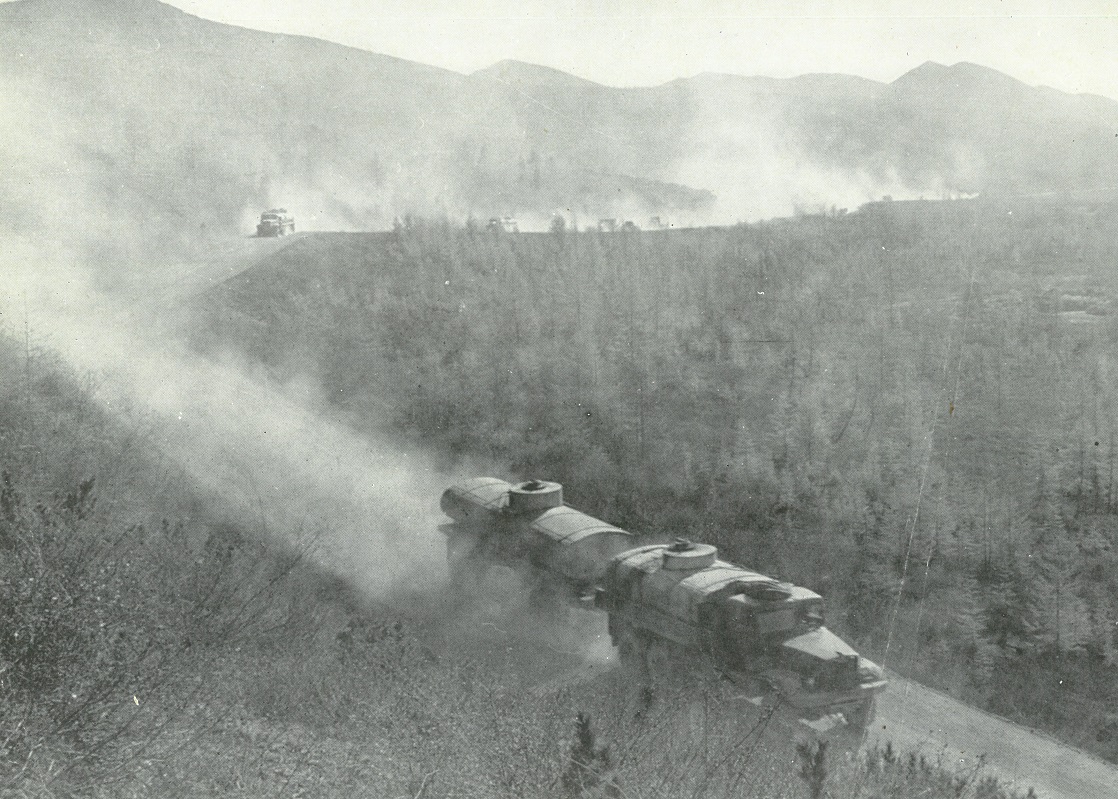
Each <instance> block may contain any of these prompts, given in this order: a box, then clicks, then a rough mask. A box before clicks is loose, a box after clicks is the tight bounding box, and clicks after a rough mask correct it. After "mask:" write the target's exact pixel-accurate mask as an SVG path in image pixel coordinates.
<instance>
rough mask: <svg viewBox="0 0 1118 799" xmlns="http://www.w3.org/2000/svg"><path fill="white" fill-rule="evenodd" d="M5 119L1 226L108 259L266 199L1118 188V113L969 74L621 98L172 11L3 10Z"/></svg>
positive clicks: (690, 204) (766, 211)
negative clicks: (67, 243) (458, 69)
mask: <svg viewBox="0 0 1118 799" xmlns="http://www.w3.org/2000/svg"><path fill="white" fill-rule="evenodd" d="M0 104H2V106H3V107H4V109H5V113H4V114H3V115H0V134H3V135H2V137H0V154H2V156H3V160H4V163H5V164H7V165H10V168H6V169H5V171H4V173H3V174H2V175H0V224H2V225H4V226H6V227H7V228H10V229H14V230H15V231H16V232H20V231H22V232H23V233H25V234H27V235H40V236H41V235H43V231H49V233H47V234H46V235H48V236H50V237H58V238H59V239H60V240H66V239H73V240H74V241H80V242H81V244H82V245H83V246H84V247H86V248H87V249H88V248H89V245H90V242H93V243H94V246H93V249H94V250H96V253H100V255H99V257H107V256H106V253H115V254H117V255H124V254H127V252H128V251H129V250H130V249H131V247H130V243H131V242H133V241H135V242H137V246H136V249H137V250H142V249H143V247H142V246H140V243H141V242H143V241H144V239H146V238H147V237H150V236H158V237H159V238H160V239H161V240H163V241H177V242H179V243H181V244H183V245H184V246H186V245H189V243H190V242H191V241H192V240H194V239H197V238H199V237H203V238H205V237H209V236H211V235H228V233H229V232H232V231H244V232H249V231H251V230H252V223H253V217H254V216H255V215H256V214H257V213H259V211H260V210H262V209H263V208H265V207H269V206H273V205H283V206H286V207H289V208H291V209H292V210H293V211H294V212H295V213H296V216H297V220H298V223H299V224H300V225H301V226H304V227H305V226H307V225H310V226H316V227H319V228H343V229H346V228H348V229H359V228H368V227H380V226H385V225H387V224H390V223H391V221H392V220H393V218H394V217H398V216H402V215H404V214H407V213H415V214H431V213H446V214H450V215H452V216H454V217H459V218H461V217H464V216H466V215H467V214H472V215H474V216H475V217H480V218H483V219H484V218H487V217H489V216H496V215H501V216H503V215H514V216H518V217H520V218H521V220H522V225H527V226H530V225H536V226H543V225H546V224H547V221H548V219H549V218H550V216H551V214H552V213H555V212H560V213H563V214H564V215H566V216H568V217H577V219H578V221H579V222H580V223H587V222H589V223H591V224H592V223H594V222H596V221H597V219H598V218H599V217H625V218H633V219H636V220H637V221H638V222H643V221H644V219H646V218H647V217H648V216H653V215H658V216H661V217H662V218H664V219H666V220H669V221H675V222H677V223H695V222H703V221H708V220H717V221H733V220H736V219H754V218H758V217H764V216H773V215H781V214H787V213H789V212H791V211H792V210H793V208H794V207H797V206H799V207H803V208H818V207H827V206H831V205H842V206H851V207H853V206H856V205H858V204H860V203H862V202H865V201H868V200H871V199H875V198H878V197H880V196H881V195H883V194H891V195H893V196H894V197H898V198H900V197H906V196H908V197H914V196H921V195H923V196H927V197H942V196H951V195H955V194H958V193H975V192H985V193H991V192H1002V193H1040V192H1049V191H1061V190H1078V189H1085V188H1097V187H1103V186H1114V185H1116V178H1118V174H1116V172H1118V158H1116V156H1118V138H1116V137H1115V133H1116V132H1118V103H1115V102H1114V101H1111V100H1108V99H1106V98H1101V97H1093V96H1075V95H1068V94H1064V93H1061V92H1057V91H1055V90H1052V89H1047V88H1035V87H1030V86H1027V85H1025V84H1023V83H1020V82H1019V81H1016V80H1014V79H1012V78H1010V77H1008V76H1006V75H1002V74H1000V73H998V72H995V71H993V70H990V69H986V68H983V67H980V66H976V65H973V64H956V65H955V66H950V67H948V66H942V65H938V64H925V65H923V66H920V67H918V68H916V69H914V70H913V71H911V72H909V73H908V74H906V75H904V76H902V77H901V78H899V79H898V80H896V81H894V82H893V83H892V84H882V83H877V82H874V81H869V80H865V79H862V78H855V77H851V76H844V75H804V76H801V77H798V78H792V79H787V80H778V79H773V78H761V77H741V76H734V75H715V74H704V75H699V76H696V77H693V78H687V79H680V80H675V81H671V82H669V83H667V84H664V85H662V86H656V87H648V88H614V87H609V86H603V85H601V84H597V83H594V82H592V81H588V80H583V79H581V78H577V77H575V76H572V75H568V74H566V73H563V72H560V71H558V70H553V69H549V68H547V67H542V66H536V65H532V64H524V63H521V62H515V61H505V62H501V63H499V64H496V65H494V66H492V67H490V68H488V69H484V70H481V71H479V72H477V73H474V74H473V75H461V74H458V73H455V72H451V71H448V70H443V69H437V68H434V67H430V66H425V65H422V64H417V63H413V62H409V61H404V60H401V59H396V58H390V57H387V56H383V55H376V54H373V53H368V52H364V51H361V50H356V49H353V48H349V47H343V46H341V45H336V44H331V43H328V42H323V41H318V40H315V39H310V38H304V37H298V36H283V35H278V34H271V33H263V32H259V31H253V30H248V29H244V28H238V27H233V26H229V25H222V24H218V23H215V22H210V21H206V20H202V19H199V18H197V17H193V16H191V15H189V14H186V13H183V12H181V11H178V10H177V9H174V8H172V7H170V6H167V5H164V4H162V3H159V2H156V0H22V2H16V3H9V4H4V5H0ZM96 253H95V254H96Z"/></svg>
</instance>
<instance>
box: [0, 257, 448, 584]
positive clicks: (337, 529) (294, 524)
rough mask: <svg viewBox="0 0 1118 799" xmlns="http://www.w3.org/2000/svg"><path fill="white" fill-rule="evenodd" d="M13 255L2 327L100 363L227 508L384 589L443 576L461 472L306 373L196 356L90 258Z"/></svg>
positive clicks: (108, 401)
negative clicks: (444, 470) (120, 295)
mask: <svg viewBox="0 0 1118 799" xmlns="http://www.w3.org/2000/svg"><path fill="white" fill-rule="evenodd" d="M11 252H12V251H11V250H9V254H10V253H11ZM23 255H24V256H28V255H30V253H28V252H26V251H24V252H23ZM3 262H4V263H2V264H0V265H2V266H3V267H4V273H5V282H4V287H3V290H2V294H0V324H2V326H3V328H5V329H6V330H7V332H9V333H18V334H20V336H21V337H22V333H23V329H24V327H26V329H27V330H28V331H29V332H30V336H31V337H32V338H33V339H34V340H35V342H36V343H37V344H38V345H40V346H45V347H47V348H49V349H51V350H55V351H57V352H58V353H60V354H61V356H62V357H63V358H64V359H65V360H66V361H67V362H68V363H69V364H70V365H72V367H73V368H74V369H75V370H76V371H78V373H79V374H85V373H92V374H94V375H96V378H97V380H96V383H97V387H96V389H95V398H96V399H97V400H98V401H99V402H100V403H102V404H103V406H104V407H105V408H106V409H108V410H109V411H111V412H114V413H116V414H119V415H121V416H122V417H123V418H125V419H130V420H133V421H135V420H137V419H142V420H143V422H144V426H145V427H146V428H147V429H148V430H150V431H151V432H150V433H149V435H150V436H151V438H152V439H154V441H153V443H154V444H155V445H156V446H157V447H158V449H159V451H160V452H161V454H162V455H163V456H164V457H165V458H166V459H168V460H169V461H170V462H171V463H172V464H173V465H174V466H175V467H177V469H178V470H181V471H182V472H184V473H185V474H187V475H188V476H189V477H190V478H191V479H192V480H193V481H194V482H195V483H196V485H197V486H198V487H199V488H200V489H202V492H203V493H204V494H209V495H211V496H213V497H215V498H218V499H219V500H220V502H221V504H222V505H223V508H222V511H223V512H226V513H228V514H230V516H231V517H232V518H235V519H236V520H237V521H238V522H240V523H243V524H245V525H246V526H248V527H250V528H255V529H257V530H258V531H262V532H264V533H265V534H267V535H268V536H270V537H273V538H275V539H278V540H280V541H284V542H288V543H294V544H296V545H307V544H309V543H311V542H314V544H315V551H316V553H317V554H318V555H319V557H320V558H321V559H322V560H323V561H324V563H325V564H326V565H328V566H330V567H331V568H333V569H334V570H335V571H337V572H339V573H341V574H343V575H345V576H347V577H350V578H352V579H353V580H354V582H355V583H356V584H357V585H358V586H359V587H360V588H362V589H364V590H366V591H369V592H372V593H376V594H384V593H386V592H390V591H392V590H394V589H397V588H401V587H405V586H406V587H413V586H414V585H415V583H416V581H417V579H418V578H419V577H420V576H422V580H423V584H429V583H430V582H431V581H432V579H435V580H440V579H441V576H442V574H443V567H442V563H443V557H442V551H441V546H442V540H441V536H439V534H438V533H437V525H438V524H439V523H440V520H441V515H440V513H439V510H438V504H437V503H438V496H439V493H440V492H441V490H442V489H443V488H444V487H445V486H446V484H447V483H448V482H449V481H450V480H451V478H450V477H448V476H447V475H444V474H440V473H439V472H438V471H437V470H436V469H435V468H434V467H433V466H432V464H431V463H430V462H429V461H428V459H426V458H425V457H424V456H423V455H421V454H419V453H413V452H405V451H402V450H400V449H399V448H397V447H393V446H390V445H388V444H385V443H384V442H378V441H372V440H368V439H365V438H361V437H359V436H358V435H356V434H355V433H354V432H353V431H352V430H350V429H348V428H346V427H345V426H344V425H341V424H338V423H337V422H334V421H332V420H330V419H328V418H327V417H326V416H325V415H324V414H323V413H321V412H319V411H318V410H317V409H318V408H319V407H323V406H324V403H322V402H320V401H319V399H318V398H317V397H316V395H315V392H314V390H313V388H312V387H311V386H309V385H308V384H306V383H301V382H300V381H298V380H293V381H291V382H289V383H287V384H284V385H281V384H278V383H276V382H275V381H273V380H270V379H268V378H267V377H265V376H263V375H262V374H255V373H254V372H253V370H252V369H251V368H250V367H247V366H245V365H244V364H241V363H238V362H236V361H234V360H233V359H226V360H224V361H214V360H207V359H204V358H202V357H200V356H198V355H197V354H196V353H193V352H191V351H190V350H188V349H187V348H186V347H185V346H184V345H182V344H181V343H178V342H177V341H175V340H174V339H173V338H172V337H170V336H169V335H168V334H167V332H166V331H164V330H162V329H161V328H160V326H159V325H158V324H151V322H150V320H149V319H148V318H147V317H145V316H144V314H143V313H142V312H140V311H139V310H137V309H135V308H127V307H122V306H121V305H120V304H119V303H117V302H116V301H114V299H113V298H111V297H107V296H105V295H103V294H99V293H98V292H97V291H96V290H95V288H94V286H93V285H92V284H91V281H90V279H89V278H88V276H87V275H86V274H85V272H84V271H83V270H82V269H80V268H76V267H70V266H67V265H51V266H44V265H42V262H41V261H39V262H36V260H35V259H33V258H30V257H24V258H21V259H10V258H3ZM432 565H434V568H431V567H432ZM432 575H434V577H432Z"/></svg>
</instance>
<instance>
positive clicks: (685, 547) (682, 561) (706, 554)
mask: <svg viewBox="0 0 1118 799" xmlns="http://www.w3.org/2000/svg"><path fill="white" fill-rule="evenodd" d="M717 559H718V548H717V547H713V546H711V545H710V544H696V543H694V542H692V541H688V540H687V539H686V538H677V539H676V540H675V541H673V542H672V543H671V544H669V545H668V546H667V547H666V548H665V549H664V553H663V568H664V569H666V570H668V571H694V570H696V569H705V568H706V567H707V566H710V565H712V564H713V563H714V561H715V560H717Z"/></svg>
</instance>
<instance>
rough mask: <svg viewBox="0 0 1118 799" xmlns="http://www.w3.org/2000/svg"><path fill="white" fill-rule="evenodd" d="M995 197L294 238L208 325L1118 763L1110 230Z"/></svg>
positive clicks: (208, 298)
mask: <svg viewBox="0 0 1118 799" xmlns="http://www.w3.org/2000/svg"><path fill="white" fill-rule="evenodd" d="M1011 210H1012V213H1007V211H1006V209H1005V206H1004V205H1001V204H998V203H992V202H991V203H980V202H977V201H958V202H955V203H946V204H943V203H913V204H906V203H885V204H882V205H881V206H878V207H872V208H870V209H867V210H866V211H865V212H862V213H857V214H847V215H845V216H836V217H808V218H804V219H801V220H798V221H784V222H777V223H766V224H761V225H755V226H746V227H736V228H727V229H707V230H693V231H657V232H643V233H617V234H602V233H578V234H574V233H570V232H566V233H561V234H560V233H558V232H552V233H549V234H520V235H504V234H495V233H493V232H486V231H477V230H471V229H463V228H454V227H451V226H448V225H446V224H445V223H443V224H427V223H421V222H416V223H414V224H413V225H411V226H404V227H401V228H399V229H397V230H395V231H393V232H391V233H383V234H350V235H329V236H321V237H313V236H312V237H308V238H306V239H303V240H301V241H299V242H297V243H295V244H293V245H291V246H288V247H286V248H284V249H283V250H282V251H280V252H278V253H276V255H275V256H274V257H272V258H269V259H267V260H264V261H262V262H261V263H260V264H259V265H257V266H256V267H255V268H253V269H250V270H248V271H246V272H244V273H243V274H241V275H240V276H238V277H237V278H234V279H232V280H230V281H227V282H226V283H224V284H223V285H222V286H220V287H218V288H217V289H216V290H214V291H212V292H209V293H207V294H206V295H203V296H202V297H200V298H199V300H198V301H197V302H196V303H195V305H194V318H195V326H196V327H195V330H196V339H197V340H198V341H199V342H200V343H202V344H203V345H204V346H206V347H210V348H213V349H214V351H222V350H223V349H224V348H227V347H229V346H233V347H235V348H236V349H237V350H238V351H240V352H243V353H244V354H246V355H247V356H248V357H250V359H251V360H253V361H254V362H261V363H263V364H266V365H267V367H268V368H269V369H270V370H273V372H274V373H276V374H289V373H293V374H309V375H310V379H311V380H312V382H314V383H315V384H316V385H321V386H322V387H323V393H324V395H325V396H328V397H330V398H331V404H332V405H333V406H334V407H335V408H336V409H337V411H338V412H339V413H341V414H343V416H344V418H347V419H349V420H350V422H351V423H352V424H354V425H355V426H358V427H361V426H363V425H383V424H385V423H388V424H391V425H392V426H394V427H395V428H397V429H399V430H401V431H405V432H406V433H407V434H409V435H410V436H412V437H413V438H414V439H415V440H416V441H419V442H423V443H424V444H425V445H426V446H431V447H433V448H434V449H435V450H437V451H439V452H442V453H444V454H446V456H447V457H449V458H452V459H461V461H462V462H463V463H471V462H473V461H475V460H477V459H482V460H483V461H490V460H491V461H495V462H497V463H500V464H508V468H509V469H510V471H511V472H512V473H513V474H516V475H543V476H546V477H548V478H549V479H556V480H559V481H560V482H563V483H564V484H565V485H567V486H569V488H570V491H571V495H572V496H577V497H579V503H580V507H582V508H584V509H585V510H587V511H588V512H590V513H592V514H593V515H595V516H598V517H600V518H607V519H609V520H610V521H611V522H613V523H615V524H619V525H621V526H624V527H626V528H631V529H635V530H640V531H642V532H646V533H651V534H663V535H687V536H689V537H692V538H694V539H697V540H703V541H708V542H710V543H714V544H716V545H718V546H719V547H720V548H722V549H723V551H725V552H726V553H727V554H728V557H730V558H731V559H736V560H740V561H742V562H745V563H747V564H749V565H750V566H751V567H753V568H756V569H759V570H761V571H764V572H766V573H775V574H779V575H783V576H787V577H788V578H790V579H792V580H793V581H794V582H796V583H798V584H804V585H807V586H809V587H813V588H815V589H816V590H819V591H821V592H822V593H824V594H825V595H826V596H827V597H828V601H829V603H830V607H831V615H830V616H829V619H830V620H831V622H830V623H832V624H833V625H834V626H836V627H838V628H839V629H840V630H842V631H843V632H844V633H845V634H847V635H849V636H851V637H852V638H853V639H854V640H855V641H856V643H857V645H858V648H859V649H860V651H861V650H863V649H864V650H866V651H869V652H871V653H873V654H877V655H878V656H879V657H882V658H883V659H884V660H885V661H886V662H887V665H889V666H891V667H892V668H895V669H897V670H899V671H903V672H904V673H907V674H909V675H911V676H913V677H914V678H916V679H919V680H924V681H928V682H929V683H931V684H932V685H935V686H938V687H940V688H942V689H944V690H947V691H950V692H951V693H952V694H953V695H955V696H957V697H960V698H962V699H964V700H966V701H968V702H971V703H974V704H976V705H978V706H980V707H985V708H987V709H990V710H994V711H996V712H998V713H1002V714H1004V715H1007V716H1009V717H1010V718H1013V719H1018V720H1021V721H1022V722H1024V723H1027V724H1030V725H1034V726H1043V727H1045V728H1047V729H1050V730H1052V731H1053V732H1056V733H1059V734H1061V735H1064V736H1066V737H1067V739H1068V740H1069V741H1071V742H1072V743H1074V744H1075V745H1077V746H1080V747H1086V748H1089V749H1091V750H1093V751H1097V752H1099V753H1101V754H1104V755H1105V756H1107V757H1109V758H1111V759H1113V758H1115V757H1118V750H1115V749H1114V740H1115V739H1114V730H1113V724H1114V721H1115V720H1114V719H1113V717H1111V716H1109V715H1108V712H1109V711H1108V710H1107V709H1106V707H1105V703H1104V702H1100V701H1099V695H1100V693H1099V692H1104V691H1107V690H1111V688H1110V686H1113V685H1114V668H1115V666H1114V664H1115V652H1116V647H1118V639H1116V638H1115V636H1114V631H1113V629H1112V626H1111V624H1110V621H1109V620H1112V619H1113V618H1115V616H1116V614H1118V608H1116V607H1115V605H1114V603H1113V597H1114V595H1115V591H1114V586H1113V585H1112V583H1113V578H1112V575H1113V573H1114V570H1113V568H1111V566H1110V565H1107V564H1112V562H1113V559H1114V557H1115V554H1114V553H1115V551H1116V550H1115V547H1116V546H1118V540H1116V539H1115V531H1116V529H1118V527H1116V524H1115V509H1116V507H1118V504H1116V499H1118V488H1116V486H1115V482H1114V480H1115V472H1114V469H1113V464H1114V463H1115V462H1116V459H1118V448H1116V447H1118V444H1116V441H1118V439H1116V438H1115V431H1114V429H1113V424H1112V421H1111V420H1112V419H1113V418H1114V416H1115V412H1116V408H1115V407H1114V403H1115V397H1114V395H1113V391H1112V390H1111V389H1110V386H1109V383H1108V378H1107V377H1106V375H1107V374H1109V370H1110V369H1111V360H1112V354H1111V346H1112V343H1113V341H1114V339H1115V330H1116V327H1115V319H1116V317H1115V315H1114V308H1115V304H1116V302H1118V286H1116V285H1115V282H1114V276H1113V274H1112V270H1111V268H1110V265H1111V264H1112V263H1113V260H1114V258H1115V252H1114V246H1115V245H1114V242H1115V241H1118V238H1116V237H1115V235H1114V231H1115V227H1116V225H1118V216H1116V215H1115V207H1114V205H1113V203H1111V204H1102V205H1095V206H1093V207H1092V208H1091V209H1089V210H1088V211H1084V210H1082V209H1080V208H1078V207H1072V208H1065V207H1060V206H1055V205H1052V204H1046V203H1026V202H1021V203H1018V204H1016V205H1014V206H1012V207H1011ZM976 229H980V230H982V231H983V232H982V235H981V236H976V235H975V234H974V231H975V230H976ZM452 462H454V461H453V460H452ZM1061 680H1063V682H1061ZM1045 686H1049V687H1048V688H1045ZM1052 686H1060V687H1058V688H1053V687H1052Z"/></svg>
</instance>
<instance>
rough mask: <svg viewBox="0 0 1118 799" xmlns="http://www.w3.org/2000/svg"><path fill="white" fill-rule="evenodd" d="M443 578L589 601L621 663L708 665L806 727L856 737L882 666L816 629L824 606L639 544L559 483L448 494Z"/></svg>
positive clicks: (687, 546) (684, 551) (707, 555)
mask: <svg viewBox="0 0 1118 799" xmlns="http://www.w3.org/2000/svg"><path fill="white" fill-rule="evenodd" d="M442 509H443V511H444V512H445V513H446V514H447V515H448V516H450V517H451V518H452V519H453V520H454V523H453V524H449V525H445V526H444V528H443V531H444V532H445V533H446V535H447V553H448V558H449V561H450V567H451V574H452V579H463V578H464V577H465V576H468V575H471V574H474V575H476V574H477V573H478V572H479V571H484V570H485V568H486V567H487V566H489V565H492V564H502V565H512V566H516V565H527V566H528V567H530V569H531V572H532V573H533V574H534V575H536V576H537V578H538V580H537V581H536V583H535V584H536V586H537V587H538V586H539V585H544V586H547V588H548V591H549V592H550V593H551V594H552V595H554V594H555V593H559V594H565V595H566V597H567V598H569V599H579V598H581V599H583V600H586V599H588V598H592V599H593V603H594V605H595V606H596V607H597V608H599V609H600V610H603V611H605V612H606V613H608V614H609V632H610V637H611V639H612V641H613V643H614V645H615V646H617V647H618V650H619V651H620V654H621V658H622V662H629V663H633V662H638V663H644V664H645V665H647V659H648V657H649V654H650V652H651V651H653V650H654V649H655V650H658V651H660V652H664V651H667V652H669V653H671V654H672V656H673V657H676V658H683V659H688V660H690V661H692V662H695V663H700V662H702V663H706V664H708V665H710V666H711V667H713V668H714V669H715V670H717V671H718V672H719V673H720V674H724V675H726V676H727V678H728V679H733V680H736V681H740V682H742V683H744V684H746V685H750V686H754V687H757V688H758V689H759V691H760V692H761V693H762V694H766V695H768V697H769V698H772V697H777V698H778V699H779V700H780V701H781V702H783V703H786V704H787V705H788V706H789V707H791V708H793V709H794V711H795V713H796V715H797V716H798V717H799V718H800V719H801V720H802V721H804V722H805V723H807V724H808V725H809V726H813V727H815V728H816V729H821V730H823V729H827V728H829V727H833V726H834V725H835V724H841V723H845V725H848V726H850V727H852V728H854V729H856V730H857V729H861V728H862V727H864V726H865V725H866V724H867V723H868V722H869V721H870V720H871V719H872V718H873V708H874V697H875V696H876V695H877V694H878V693H879V692H881V691H882V690H884V688H885V686H886V682H887V681H886V680H885V677H884V673H883V671H882V669H881V668H880V667H879V666H877V665H876V664H874V663H872V662H871V661H870V660H868V659H866V658H864V657H862V656H861V655H859V654H858V653H857V652H856V651H854V649H853V648H851V647H850V645H849V644H847V643H846V642H845V641H843V640H842V639H841V638H839V637H838V636H837V635H835V634H834V633H833V632H831V631H830V630H828V629H827V627H826V626H824V606H823V598H822V597H821V596H820V595H819V594H817V593H815V592H813V591H810V590H808V589H806V588H803V587H800V586H796V585H792V584H790V583H784V582H779V581H777V580H774V579H772V578H770V577H766V576H765V575H762V574H758V573H756V572H752V571H749V570H748V569H744V568H741V567H739V566H736V565H734V564H732V563H728V562H726V561H723V560H719V559H718V552H717V550H716V549H715V548H714V547H712V546H709V545H706V544H696V543H692V542H690V541H686V540H682V539H679V540H677V541H675V542H674V543H647V542H642V541H641V540H640V539H639V538H638V537H637V536H635V535H633V534H632V533H629V532H627V531H625V530H622V529H620V528H618V527H614V526H612V525H610V524H607V523H606V522H603V521H601V520H599V519H595V518H593V517H592V516H588V515H586V514H584V513H582V512H580V511H578V510H575V509H574V508H571V507H569V506H567V505H565V504H564V503H563V489H562V486H561V485H559V484H557V483H548V482H542V481H536V480H533V481H529V482H526V483H520V484H518V485H511V484H509V483H506V482H505V481H503V480H497V479H494V478H477V479H473V480H467V481H465V482H463V483H460V484H458V485H456V486H453V487H451V488H449V489H447V490H446V491H445V492H444V493H443V497H442Z"/></svg>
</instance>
